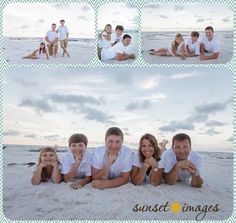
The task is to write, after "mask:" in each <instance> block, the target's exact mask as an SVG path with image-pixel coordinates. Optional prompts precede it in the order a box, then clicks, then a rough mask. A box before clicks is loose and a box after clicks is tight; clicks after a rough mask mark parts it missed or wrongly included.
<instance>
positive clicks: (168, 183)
mask: <svg viewBox="0 0 236 223" xmlns="http://www.w3.org/2000/svg"><path fill="white" fill-rule="evenodd" d="M165 182H166V184H167V185H170V186H173V185H175V183H176V180H173V179H168V178H167V179H166V180H165Z"/></svg>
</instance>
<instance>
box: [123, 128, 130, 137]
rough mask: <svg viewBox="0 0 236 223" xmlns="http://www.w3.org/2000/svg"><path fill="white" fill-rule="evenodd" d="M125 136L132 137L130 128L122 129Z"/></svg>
mask: <svg viewBox="0 0 236 223" xmlns="http://www.w3.org/2000/svg"><path fill="white" fill-rule="evenodd" d="M122 130H123V132H124V135H125V136H131V134H130V132H129V129H128V128H122Z"/></svg>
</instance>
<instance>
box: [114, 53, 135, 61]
mask: <svg viewBox="0 0 236 223" xmlns="http://www.w3.org/2000/svg"><path fill="white" fill-rule="evenodd" d="M128 59H135V55H134V54H126V53H123V54H122V53H117V55H116V60H118V61H123V60H128Z"/></svg>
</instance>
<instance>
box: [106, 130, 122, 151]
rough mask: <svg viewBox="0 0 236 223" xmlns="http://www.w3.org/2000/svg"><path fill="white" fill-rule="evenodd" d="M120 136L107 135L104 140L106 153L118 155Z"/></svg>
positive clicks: (120, 142)
mask: <svg viewBox="0 0 236 223" xmlns="http://www.w3.org/2000/svg"><path fill="white" fill-rule="evenodd" d="M122 143H123V141H122V138H121V136H119V135H109V136H107V138H106V140H105V144H106V148H107V153H108V154H114V155H118V153H119V152H120V150H121V146H122Z"/></svg>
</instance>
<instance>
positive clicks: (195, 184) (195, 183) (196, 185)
mask: <svg viewBox="0 0 236 223" xmlns="http://www.w3.org/2000/svg"><path fill="white" fill-rule="evenodd" d="M202 185H203V180H202V179H201V180H198V181H192V182H191V186H192V187H196V188H201V187H202Z"/></svg>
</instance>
